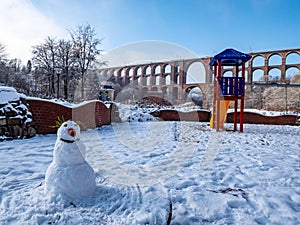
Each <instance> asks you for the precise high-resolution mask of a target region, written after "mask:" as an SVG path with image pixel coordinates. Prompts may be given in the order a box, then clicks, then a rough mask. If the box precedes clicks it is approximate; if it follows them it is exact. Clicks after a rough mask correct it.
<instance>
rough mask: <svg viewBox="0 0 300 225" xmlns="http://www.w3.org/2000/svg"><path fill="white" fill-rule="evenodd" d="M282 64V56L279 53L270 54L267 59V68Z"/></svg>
mask: <svg viewBox="0 0 300 225" xmlns="http://www.w3.org/2000/svg"><path fill="white" fill-rule="evenodd" d="M281 64H282V56H281V55H280V54H279V53H274V54H271V55H270V56H269V57H268V66H275V65H276V66H277V65H281Z"/></svg>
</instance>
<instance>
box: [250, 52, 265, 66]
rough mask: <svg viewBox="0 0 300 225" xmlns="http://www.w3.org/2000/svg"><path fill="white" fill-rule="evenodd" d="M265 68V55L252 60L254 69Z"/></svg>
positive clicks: (256, 56)
mask: <svg viewBox="0 0 300 225" xmlns="http://www.w3.org/2000/svg"><path fill="white" fill-rule="evenodd" d="M258 66H265V57H264V56H263V55H255V56H254V57H253V58H252V67H258Z"/></svg>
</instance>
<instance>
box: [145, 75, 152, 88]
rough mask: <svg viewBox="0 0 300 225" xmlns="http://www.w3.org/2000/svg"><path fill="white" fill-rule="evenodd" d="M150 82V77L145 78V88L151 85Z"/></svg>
mask: <svg viewBox="0 0 300 225" xmlns="http://www.w3.org/2000/svg"><path fill="white" fill-rule="evenodd" d="M151 80H152V79H151V76H147V77H146V85H147V86H150V85H152V83H151Z"/></svg>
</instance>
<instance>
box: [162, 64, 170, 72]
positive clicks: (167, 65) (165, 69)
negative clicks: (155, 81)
mask: <svg viewBox="0 0 300 225" xmlns="http://www.w3.org/2000/svg"><path fill="white" fill-rule="evenodd" d="M162 69H163V73H164V74H170V73H171V70H172V68H171V65H170V64H165V65H164V66H163V68H162Z"/></svg>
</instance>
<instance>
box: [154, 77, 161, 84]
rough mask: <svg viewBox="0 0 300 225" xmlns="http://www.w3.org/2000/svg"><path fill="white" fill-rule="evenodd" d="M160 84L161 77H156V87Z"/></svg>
mask: <svg viewBox="0 0 300 225" xmlns="http://www.w3.org/2000/svg"><path fill="white" fill-rule="evenodd" d="M159 84H160V76H155V85H159Z"/></svg>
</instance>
